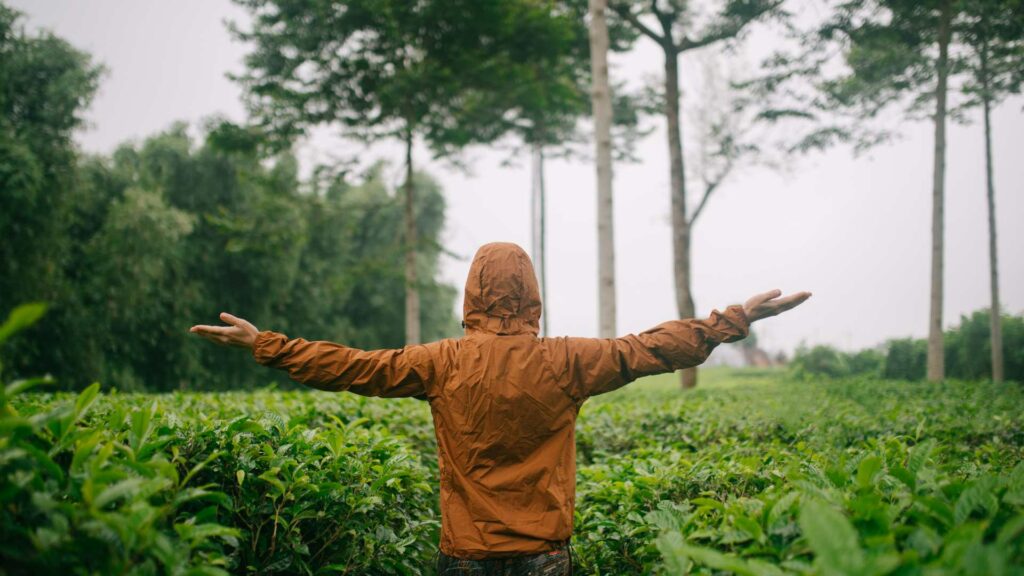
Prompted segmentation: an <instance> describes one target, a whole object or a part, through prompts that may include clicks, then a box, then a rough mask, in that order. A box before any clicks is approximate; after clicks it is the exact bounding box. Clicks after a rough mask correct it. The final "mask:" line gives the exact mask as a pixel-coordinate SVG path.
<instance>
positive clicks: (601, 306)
mask: <svg viewBox="0 0 1024 576" xmlns="http://www.w3.org/2000/svg"><path fill="white" fill-rule="evenodd" d="M607 8H608V1H607V0H590V66H591V71H592V73H593V86H592V88H591V101H592V103H593V108H594V132H595V140H596V143H597V144H596V145H597V276H598V291H597V292H598V320H599V323H600V330H599V333H600V336H601V337H602V338H614V337H615V336H616V335H617V334H616V328H615V242H614V238H615V235H614V228H613V222H612V135H611V125H612V100H611V89H610V86H609V83H608V23H607V21H606V20H605V17H606V11H607Z"/></svg>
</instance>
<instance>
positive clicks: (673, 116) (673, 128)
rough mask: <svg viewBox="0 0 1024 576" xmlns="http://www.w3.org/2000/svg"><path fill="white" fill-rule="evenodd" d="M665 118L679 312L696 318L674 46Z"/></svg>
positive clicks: (691, 378) (693, 377) (690, 375)
mask: <svg viewBox="0 0 1024 576" xmlns="http://www.w3.org/2000/svg"><path fill="white" fill-rule="evenodd" d="M665 118H666V120H667V123H668V157H669V163H670V176H671V178H670V180H671V182H670V186H671V187H672V207H671V210H672V264H673V266H672V270H673V272H674V276H673V278H674V279H675V286H676V310H677V312H678V313H679V317H680V318H693V316H694V304H693V294H692V293H691V292H690V220H689V216H687V210H686V172H685V165H684V164H683V136H682V126H681V125H680V122H679V58H678V56H677V54H676V51H675V48H674V46H666V47H665ZM681 384H682V386H683V388H693V387H694V386H696V385H697V369H696V368H687V369H686V370H683V371H682V377H681Z"/></svg>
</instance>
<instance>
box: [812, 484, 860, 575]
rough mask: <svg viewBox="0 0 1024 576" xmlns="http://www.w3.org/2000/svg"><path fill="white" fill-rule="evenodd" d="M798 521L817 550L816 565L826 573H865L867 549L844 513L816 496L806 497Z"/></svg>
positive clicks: (815, 553)
mask: <svg viewBox="0 0 1024 576" xmlns="http://www.w3.org/2000/svg"><path fill="white" fill-rule="evenodd" d="M799 524H800V530H801V531H802V532H803V534H804V538H806V539H807V543H808V544H810V546H811V550H813V551H814V555H815V565H817V566H818V567H819V569H820V570H821V572H822V573H823V574H825V575H832V574H839V575H843V576H855V575H859V574H862V573H863V570H864V551H863V550H861V548H860V545H859V544H858V543H857V531H856V530H854V528H853V525H852V524H850V521H849V520H848V519H847V518H846V516H845V515H843V514H840V513H839V512H837V511H836V510H835V509H834V508H832V507H831V506H829V505H828V504H826V503H825V502H822V501H821V500H819V499H817V498H805V499H804V500H803V505H802V506H801V509H800V517H799Z"/></svg>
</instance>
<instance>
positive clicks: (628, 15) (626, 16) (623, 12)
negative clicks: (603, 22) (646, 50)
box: [608, 2, 665, 44]
mask: <svg viewBox="0 0 1024 576" xmlns="http://www.w3.org/2000/svg"><path fill="white" fill-rule="evenodd" d="M608 7H609V8H611V9H612V11H613V12H615V13H616V14H618V15H619V17H620V18H622V19H623V20H625V21H626V22H629V23H630V24H632V25H633V27H634V28H636V29H637V30H639V31H640V33H641V34H643V35H644V36H647V37H648V38H650V39H651V40H654V41H655V42H657V43H658V44H661V43H662V42H663V41H664V40H665V39H664V38H662V37H661V36H660V35H659V34H658V33H657V32H655V31H654V30H651V29H650V28H649V27H648V26H647V25H646V24H644V23H643V22H641V21H640V18H638V17H637V16H636V14H633V12H632V11H631V10H630V9H629V7H628V6H625V5H623V4H620V3H619V2H609V3H608Z"/></svg>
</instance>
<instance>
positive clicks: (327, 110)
mask: <svg viewBox="0 0 1024 576" xmlns="http://www.w3.org/2000/svg"><path fill="white" fill-rule="evenodd" d="M236 2H238V3H239V4H241V5H243V6H245V7H247V8H249V10H250V11H251V12H252V14H253V19H252V20H253V22H252V26H251V29H250V30H247V31H240V30H237V29H236V33H237V35H238V36H239V38H241V39H242V40H244V41H247V42H250V43H252V44H253V45H254V47H255V48H254V50H253V52H252V53H250V54H249V56H248V57H247V60H246V63H247V67H248V71H247V73H246V74H244V75H243V76H241V77H240V78H239V79H240V80H241V82H242V84H243V86H244V87H245V89H246V93H247V95H248V96H249V103H250V108H251V109H252V111H253V113H254V116H256V117H257V118H258V119H259V121H260V123H261V124H263V125H264V126H265V127H266V128H268V129H270V130H271V131H272V132H273V133H276V134H279V135H282V136H284V137H285V139H290V138H293V137H295V136H297V135H301V134H302V133H304V132H305V131H307V130H308V129H309V128H310V127H312V126H315V125H320V124H340V125H341V126H343V127H344V128H345V133H346V134H347V135H348V136H353V137H356V138H360V139H362V140H364V141H367V142H375V141H379V140H382V139H397V140H399V141H401V142H402V144H403V146H404V148H405V170H406V178H405V184H404V186H403V191H404V198H405V200H404V201H405V206H406V210H405V212H406V214H405V219H404V226H403V228H404V239H405V240H404V244H405V270H406V272H405V276H406V295H405V309H406V314H405V325H406V341H407V342H408V343H415V342H419V341H420V340H421V334H420V317H421V310H420V305H419V299H420V295H419V286H420V284H421V281H420V280H419V279H418V278H417V264H416V262H417V244H418V243H419V235H418V234H417V230H416V218H415V214H414V207H415V205H416V201H415V194H416V190H415V186H414V183H415V179H414V178H412V174H413V172H414V149H415V144H416V142H417V141H420V140H422V141H423V142H425V143H426V144H427V145H429V146H430V147H431V148H432V150H433V152H434V154H435V155H437V156H451V155H453V154H455V153H456V152H458V151H459V150H460V149H461V148H463V147H464V146H466V145H468V144H472V143H477V142H489V141H492V140H494V139H495V138H497V137H498V136H500V135H501V134H503V133H505V132H506V131H507V130H509V129H510V123H509V120H508V118H507V117H506V115H505V112H506V111H507V109H506V108H505V107H504V104H505V100H504V99H502V98H495V97H493V94H495V93H500V92H501V91H503V90H509V89H511V88H512V87H514V86H515V85H516V84H517V82H519V81H520V80H521V79H522V76H521V73H520V72H521V65H522V62H524V60H517V59H516V58H515V55H516V54H517V50H519V49H520V48H521V47H526V48H527V49H528V50H527V51H529V49H530V46H531V44H532V43H533V42H534V41H537V44H538V45H544V44H546V41H545V40H544V39H543V35H544V34H546V33H547V31H548V28H547V27H546V26H545V25H544V23H545V20H543V19H539V20H538V19H535V18H534V17H535V16H536V15H537V14H538V10H537V9H536V7H535V3H533V2H528V1H526V0H518V1H513V2H475V1H473V0H457V1H454V2H453V1H451V0H448V1H441V0H428V1H424V2H405V1H402V0H345V1H334V0H315V1H313V2H307V1H298V0H236ZM526 37H529V38H530V42H523V38H526ZM525 61H526V62H528V61H529V60H528V59H527V60H525Z"/></svg>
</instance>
